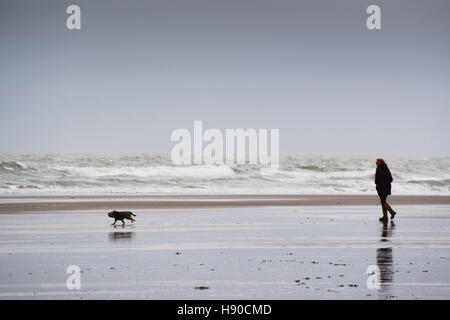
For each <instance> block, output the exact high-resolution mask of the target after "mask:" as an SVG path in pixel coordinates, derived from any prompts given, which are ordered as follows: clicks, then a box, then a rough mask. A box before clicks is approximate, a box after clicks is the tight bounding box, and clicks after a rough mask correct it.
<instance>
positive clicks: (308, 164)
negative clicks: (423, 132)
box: [0, 153, 450, 195]
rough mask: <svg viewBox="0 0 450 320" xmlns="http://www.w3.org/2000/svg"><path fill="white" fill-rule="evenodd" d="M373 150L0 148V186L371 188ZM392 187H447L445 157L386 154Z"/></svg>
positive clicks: (50, 189)
mask: <svg viewBox="0 0 450 320" xmlns="http://www.w3.org/2000/svg"><path fill="white" fill-rule="evenodd" d="M375 158H376V157H375V156H367V157H361V156H346V155H345V156H344V155H340V156H320V155H319V156H315V155H314V156H313V155H286V156H282V157H281V158H280V169H279V170H278V172H276V173H275V174H273V175H266V174H264V175H262V174H261V173H260V168H259V167H258V166H255V165H232V166H230V165H191V166H175V165H173V164H172V162H171V161H170V158H169V156H168V155H167V154H154V153H136V154H107V153H105V154H89V153H70V154H69V153H67V154H61V153H0V194H31V193H33V194H36V193H37V194H68V193H71V194H115V193H129V194H183V193H185V194H196V193H204V194H239V193H240V194H258V193H260V194H337V193H340V194H369V193H370V194H374V193H375V189H374V182H373V178H374V172H375V167H374V159H375ZM386 160H387V162H388V165H389V167H390V169H391V171H392V174H393V177H394V183H393V187H392V192H393V194H444V195H448V194H450V157H400V156H393V157H386Z"/></svg>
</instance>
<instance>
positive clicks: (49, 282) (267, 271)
mask: <svg viewBox="0 0 450 320" xmlns="http://www.w3.org/2000/svg"><path fill="white" fill-rule="evenodd" d="M389 199H390V201H389V202H390V203H391V205H392V206H393V207H394V208H395V209H396V210H397V212H398V215H397V216H396V218H395V219H394V220H393V222H389V223H387V224H383V223H380V222H379V221H378V217H379V216H381V208H380V206H379V202H378V201H379V200H378V199H377V197H376V196H372V195H349V196H342V195H301V196H297V195H179V196H167V195H155V196H144V195H135V196H131V195H109V196H108V195H87V196H72V195H69V196H32V195H31V196H30V195H23V196H10V195H4V196H2V197H0V213H1V214H0V219H1V223H0V244H1V245H0V299H449V298H450V275H449V273H448V270H449V267H450V236H449V235H450V233H449V231H450V197H449V196H392V197H390V198H389ZM113 209H116V210H125V209H126V210H132V211H133V212H134V213H135V214H136V215H137V216H136V217H135V219H136V222H135V223H131V222H130V221H128V220H127V221H126V225H125V226H124V227H123V226H121V222H120V221H119V222H118V223H117V225H116V226H112V225H111V223H112V222H113V220H112V219H110V218H108V217H107V215H106V213H107V212H108V211H110V210H113ZM70 265H76V266H79V268H80V270H81V273H80V283H81V288H80V289H74V290H70V289H68V288H67V287H66V280H67V278H68V277H69V275H68V274H67V273H66V269H67V267H68V266H70ZM370 266H372V267H373V266H378V268H379V273H378V277H379V278H378V280H379V281H378V283H379V285H380V286H379V288H378V289H377V288H370V285H369V286H368V283H367V282H368V279H370V274H368V268H369V267H370Z"/></svg>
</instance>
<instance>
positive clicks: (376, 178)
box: [375, 168, 380, 184]
mask: <svg viewBox="0 0 450 320" xmlns="http://www.w3.org/2000/svg"><path fill="white" fill-rule="evenodd" d="M379 181H380V170H378V168H377V170H376V171H375V184H378V183H379Z"/></svg>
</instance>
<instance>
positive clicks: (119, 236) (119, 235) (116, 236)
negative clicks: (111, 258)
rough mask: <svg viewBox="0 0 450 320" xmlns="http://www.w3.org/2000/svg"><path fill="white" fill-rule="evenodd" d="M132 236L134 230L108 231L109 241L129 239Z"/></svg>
mask: <svg viewBox="0 0 450 320" xmlns="http://www.w3.org/2000/svg"><path fill="white" fill-rule="evenodd" d="M133 237H134V232H131V231H126V232H124V231H116V232H110V233H109V241H113V242H115V241H130V240H132V239H133Z"/></svg>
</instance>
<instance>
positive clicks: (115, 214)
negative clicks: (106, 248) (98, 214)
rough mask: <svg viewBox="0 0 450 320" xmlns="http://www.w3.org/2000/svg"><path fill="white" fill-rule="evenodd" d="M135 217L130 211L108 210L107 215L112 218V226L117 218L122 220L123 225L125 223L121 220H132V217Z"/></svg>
mask: <svg viewBox="0 0 450 320" xmlns="http://www.w3.org/2000/svg"><path fill="white" fill-rule="evenodd" d="M132 216H134V217H136V215H135V214H133V213H132V212H131V211H116V210H114V211H111V212H108V217H110V218H114V223H112V225H113V226H114V225H115V224H116V222H117V220H120V221H122V223H123V225H125V221H123V219H128V220H131V222H134V221H135V220H134V219H133V217H132Z"/></svg>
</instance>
